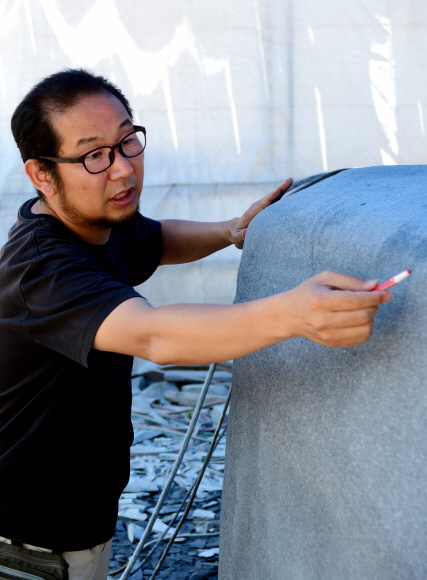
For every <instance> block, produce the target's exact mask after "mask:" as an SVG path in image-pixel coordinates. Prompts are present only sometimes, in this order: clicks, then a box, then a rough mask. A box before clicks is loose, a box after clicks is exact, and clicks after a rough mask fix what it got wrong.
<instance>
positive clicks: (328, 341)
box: [314, 320, 374, 348]
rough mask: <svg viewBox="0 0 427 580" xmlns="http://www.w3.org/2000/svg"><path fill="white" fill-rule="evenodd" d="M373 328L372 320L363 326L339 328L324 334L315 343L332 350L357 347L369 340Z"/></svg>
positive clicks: (315, 339)
mask: <svg viewBox="0 0 427 580" xmlns="http://www.w3.org/2000/svg"><path fill="white" fill-rule="evenodd" d="M373 328H374V321H373V320H372V321H371V322H370V323H369V324H364V325H362V326H357V327H350V328H339V329H334V331H329V332H324V333H323V334H321V335H320V336H319V337H318V338H314V341H315V342H317V343H319V344H323V345H324V346H329V347H332V348H343V347H349V346H356V345H357V344H362V343H363V342H366V341H367V340H369V338H370V337H371V336H372V332H373Z"/></svg>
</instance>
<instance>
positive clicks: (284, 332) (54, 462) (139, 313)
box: [0, 70, 391, 580]
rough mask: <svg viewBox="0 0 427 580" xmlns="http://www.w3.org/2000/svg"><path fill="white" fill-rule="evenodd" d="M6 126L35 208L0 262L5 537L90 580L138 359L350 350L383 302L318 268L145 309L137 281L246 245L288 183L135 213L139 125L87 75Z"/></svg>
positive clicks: (26, 103)
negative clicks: (244, 197) (162, 211)
mask: <svg viewBox="0 0 427 580" xmlns="http://www.w3.org/2000/svg"><path fill="white" fill-rule="evenodd" d="M12 131H13V134H14V137H15V140H16V142H17V145H18V147H19V149H20V151H21V155H22V158H23V161H24V162H25V171H26V173H27V175H28V177H29V179H30V180H31V182H32V183H33V185H34V187H35V188H36V190H37V191H38V199H36V200H30V201H28V202H26V203H25V204H24V205H23V206H22V208H21V209H20V211H19V215H18V221H17V223H16V224H15V226H14V227H13V228H12V230H11V232H10V236H9V241H8V243H7V244H6V245H5V247H4V248H3V250H2V255H1V261H0V275H1V279H2V285H1V287H0V346H1V349H2V353H3V356H2V360H1V362H0V536H1V537H3V538H4V539H5V541H6V542H8V541H10V540H18V541H20V542H23V543H24V544H26V545H30V546H33V547H36V548H37V549H49V550H54V551H58V552H61V553H64V557H65V559H66V560H67V561H68V562H69V563H70V577H71V578H72V579H73V580H74V579H75V578H77V577H79V578H82V579H83V578H97V579H98V578H101V577H102V576H105V573H106V563H107V562H108V553H109V545H108V541H109V540H110V538H111V537H112V535H113V531H114V527H115V523H116V517H117V502H118V498H119V496H120V494H121V492H122V490H123V488H124V487H125V486H126V483H127V480H128V476H129V447H130V445H131V443H132V436H133V435H132V426H131V422H130V404H131V393H130V373H131V367H132V356H139V357H142V358H145V359H149V360H152V361H155V362H157V363H161V364H164V363H174V364H190V365H191V364H200V363H211V362H217V361H222V360H228V359H233V358H236V357H240V356H243V355H246V354H248V353H250V352H253V351H255V350H258V349H261V348H264V347H267V346H269V345H272V344H275V343H277V342H279V341H281V340H285V339H288V338H292V337H295V336H304V337H307V338H309V339H311V340H314V341H316V342H319V343H321V344H324V345H328V346H334V347H339V346H350V345H354V344H358V343H360V342H363V341H365V340H367V339H368V338H369V336H370V335H371V332H372V326H373V318H374V316H375V313H376V311H377V308H378V305H380V304H382V303H384V302H387V301H388V300H389V299H390V298H391V295H390V294H388V293H387V292H369V290H371V289H372V288H373V287H374V286H375V284H376V281H370V282H364V281H362V280H359V279H356V278H352V277H349V276H344V275H341V274H336V273H332V272H325V273H322V274H319V275H317V276H315V277H313V278H311V279H309V280H307V281H306V282H304V283H303V284H301V285H300V286H298V288H296V289H294V290H291V291H289V292H285V293H282V294H278V295H276V296H271V297H268V298H265V299H263V300H258V301H254V302H249V303H245V304H238V305H230V306H213V305H206V304H201V305H191V304H190V305H188V304H187V305H178V304H176V305H171V306H164V307H160V308H153V307H152V306H151V305H150V304H149V303H148V302H147V301H146V300H145V299H144V298H142V297H141V296H140V295H139V294H138V293H137V292H136V291H135V290H134V289H133V286H136V285H138V284H140V283H142V282H143V281H144V280H146V279H147V278H149V277H150V276H151V275H152V274H153V273H154V271H155V270H156V268H157V267H158V266H159V265H162V264H178V263H184V262H190V261H194V260H198V259H200V258H202V257H204V256H207V255H209V254H211V253H213V252H216V251H218V250H220V249H222V248H225V247H226V246H228V245H230V244H235V245H236V246H237V247H238V248H242V247H243V242H244V238H245V232H246V229H247V227H248V225H249V223H250V221H251V220H252V219H253V217H254V216H255V215H257V214H258V213H259V212H260V211H261V210H262V209H264V208H265V207H267V206H268V205H269V204H270V203H272V202H273V201H276V200H277V199H280V197H281V196H282V195H283V193H284V192H285V191H286V190H287V189H288V188H289V187H290V185H291V184H292V180H290V179H289V180H287V181H285V182H283V183H282V184H281V186H280V187H279V188H278V189H277V190H275V191H274V192H272V193H271V194H269V195H267V196H266V197H264V198H263V199H261V200H260V201H259V202H257V203H255V204H253V205H252V206H251V207H250V208H249V210H248V211H247V212H246V213H245V214H244V215H243V216H242V217H241V218H234V219H231V220H229V221H225V222H218V223H196V222H190V221H179V220H163V221H161V222H156V221H153V220H150V219H147V218H144V217H142V216H141V215H140V214H139V212H138V204H139V199H140V195H141V191H142V185H143V178H144V148H145V129H143V128H142V127H138V126H134V124H133V121H132V111H131V109H130V107H129V104H128V101H127V100H126V98H125V97H124V96H123V95H122V93H121V92H120V91H119V90H118V89H117V88H116V87H115V86H114V85H112V84H111V83H109V82H108V81H106V80H105V79H103V78H102V77H96V76H94V75H92V74H90V73H88V72H86V71H82V70H69V71H64V72H60V73H57V74H55V75H52V76H51V77H48V78H47V79H45V80H43V81H41V82H40V83H39V84H38V85H37V86H36V87H34V88H33V89H32V91H30V93H29V94H28V95H27V96H26V97H25V98H24V100H23V101H22V103H21V104H20V105H19V106H18V107H17V109H16V111H15V113H14V115H13V118H12ZM79 574H80V576H79Z"/></svg>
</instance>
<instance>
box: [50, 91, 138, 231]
mask: <svg viewBox="0 0 427 580" xmlns="http://www.w3.org/2000/svg"><path fill="white" fill-rule="evenodd" d="M51 121H52V124H53V127H54V129H55V130H56V131H57V133H58V134H59V135H60V137H61V140H62V144H61V147H60V150H59V152H58V157H80V155H83V154H84V153H87V152H88V151H90V150H91V149H94V148H95V147H101V146H103V145H109V146H112V145H115V144H116V143H118V142H119V141H120V140H121V139H122V138H123V137H124V136H125V135H127V134H128V133H130V132H131V131H133V124H132V121H131V120H130V118H129V115H128V113H127V111H126V109H125V108H124V106H123V105H122V103H121V102H120V101H119V100H118V99H117V98H116V97H115V96H113V95H111V94H108V93H105V94H100V95H92V96H86V97H83V98H82V99H81V100H80V101H79V102H78V103H77V104H76V105H74V106H73V107H71V108H70V109H67V110H66V111H65V112H64V113H55V114H54V115H53V116H52V119H51ZM58 173H59V180H57V188H56V189H57V194H56V195H55V196H54V197H53V198H51V199H50V200H49V206H50V207H52V209H54V210H55V212H56V214H57V215H58V217H59V218H60V219H61V221H63V222H64V223H65V225H67V226H68V227H70V229H72V230H75V231H76V232H77V233H79V234H82V237H85V235H84V233H85V231H88V232H90V231H92V232H93V231H94V230H99V231H102V230H108V229H110V228H111V227H113V226H114V225H115V224H118V223H121V222H124V221H126V220H128V219H129V218H130V217H131V216H132V215H134V214H135V212H136V211H137V209H138V203H139V198H140V195H141V191H142V185H143V180H144V153H142V154H141V155H138V156H137V157H133V158H125V157H123V156H122V155H121V154H120V152H119V151H118V150H117V149H116V151H115V159H114V163H113V165H112V166H111V167H110V168H109V169H107V170H105V171H103V172H102V173H98V174H95V175H93V174H90V173H88V171H86V169H85V167H84V166H83V164H81V163H76V164H65V163H60V164H58Z"/></svg>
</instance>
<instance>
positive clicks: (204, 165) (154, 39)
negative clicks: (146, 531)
mask: <svg viewBox="0 0 427 580" xmlns="http://www.w3.org/2000/svg"><path fill="white" fill-rule="evenodd" d="M426 24H427V4H426V3H425V2H419V1H415V0H406V1H405V2H401V1H399V0H345V1H344V2H343V1H342V0H324V1H323V2H318V1H316V0H197V1H196V0H140V1H139V0H0V102H1V110H0V124H1V125H0V129H1V131H0V212H1V213H0V215H1V224H0V242H1V243H3V242H4V241H5V239H6V234H7V230H8V229H9V227H10V225H11V224H12V223H13V221H14V219H15V215H16V210H17V208H18V207H19V205H20V204H21V203H22V202H23V201H24V200H25V199H27V198H28V197H30V196H32V194H33V192H32V187H31V186H30V185H29V182H28V181H27V179H26V177H25V175H24V172H23V167H22V162H21V160H20V157H19V154H18V151H17V149H16V146H15V144H14V142H13V139H12V135H11V133H10V129H9V123H10V117H11V115H12V113H13V111H14V108H15V107H16V105H17V104H18V102H19V101H20V99H21V98H22V97H23V96H24V94H25V93H26V92H27V91H28V90H29V89H30V88H31V86H33V85H34V84H35V83H36V82H37V81H38V80H39V79H40V78H42V77H44V76H46V75H48V74H50V73H52V72H55V71H57V70H59V69H62V68H65V67H87V68H90V69H93V70H94V71H95V72H97V73H100V74H103V75H105V76H107V77H108V78H110V79H111V80H113V81H114V82H115V83H116V84H118V85H119V86H120V87H121V88H122V90H123V91H124V92H125V94H126V95H127V96H128V98H129V100H130V102H131V104H132V106H133V108H134V111H135V118H136V120H137V122H138V123H140V124H143V125H145V126H146V128H147V142H148V146H147V151H146V178H145V183H146V188H145V191H144V194H143V196H144V197H143V201H142V211H143V213H145V214H146V215H149V216H151V217H154V218H161V217H182V218H190V219H202V220H203V219H205V220H217V219H225V218H228V217H233V216H234V215H238V214H239V213H240V212H241V211H243V210H244V209H246V206H248V205H249V204H250V203H251V202H252V201H254V200H255V199H256V198H257V197H258V196H260V195H261V194H262V193H263V192H264V191H268V190H269V189H270V188H271V187H272V184H273V183H277V182H280V181H282V179H284V178H286V177H288V176H289V175H292V176H294V177H295V178H301V177H305V176H308V175H311V174H314V173H320V172H322V171H327V170H333V169H337V168H340V167H360V166H368V165H383V164H419V163H421V164H423V163H425V161H426V135H425V125H426V123H427V118H426V119H425V116H427V81H426V71H425V61H426V56H425V55H426V54H427V34H426ZM173 184H185V185H182V186H180V185H178V186H173ZM261 184H263V185H261ZM266 184H267V185H266ZM238 259H239V252H238V251H237V250H235V249H227V250H225V251H223V252H221V253H220V254H218V255H217V256H214V257H212V258H208V259H206V260H203V261H202V262H201V263H199V264H195V265H192V266H182V267H163V268H161V269H160V270H159V272H158V273H156V275H155V276H154V277H153V279H152V280H150V281H149V282H147V283H146V284H145V285H144V288H143V293H144V295H146V296H147V298H148V299H150V300H151V301H152V302H153V303H154V304H156V305H157V304H163V303H166V302H175V301H183V300H185V301H220V302H228V301H229V300H230V299H231V295H232V293H233V286H234V281H235V275H236V269H237V264H238Z"/></svg>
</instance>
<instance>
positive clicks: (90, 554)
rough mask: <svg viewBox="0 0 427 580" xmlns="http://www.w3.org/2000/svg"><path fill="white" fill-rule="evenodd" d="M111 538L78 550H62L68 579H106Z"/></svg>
mask: <svg viewBox="0 0 427 580" xmlns="http://www.w3.org/2000/svg"><path fill="white" fill-rule="evenodd" d="M112 543H113V540H110V541H109V542H106V543H105V544H100V545H99V546H95V547H94V548H91V549H90V550H81V551H80V552H63V554H62V557H63V558H64V560H65V561H66V562H68V565H69V566H70V567H69V569H68V578H69V580H106V578H107V572H108V561H109V559H110V552H111V545H112Z"/></svg>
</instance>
